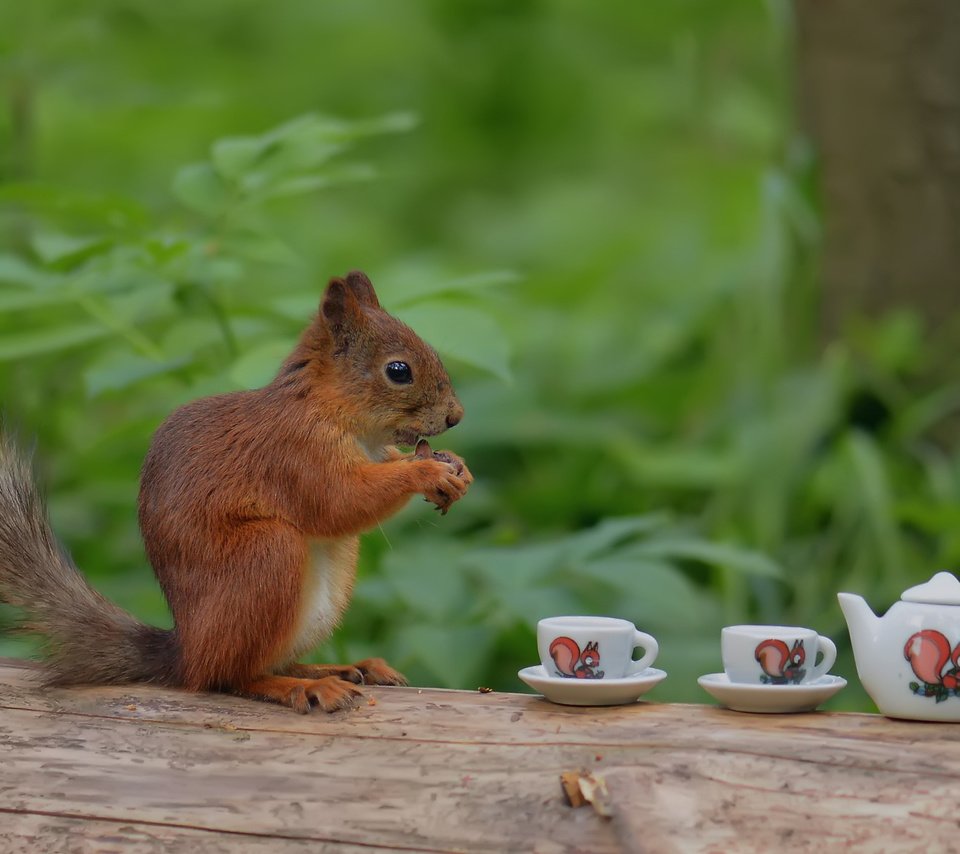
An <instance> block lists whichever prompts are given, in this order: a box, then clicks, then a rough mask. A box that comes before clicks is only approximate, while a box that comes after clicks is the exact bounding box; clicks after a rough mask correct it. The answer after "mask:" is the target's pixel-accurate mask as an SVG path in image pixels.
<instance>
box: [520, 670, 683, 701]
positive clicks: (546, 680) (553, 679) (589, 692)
mask: <svg viewBox="0 0 960 854" xmlns="http://www.w3.org/2000/svg"><path fill="white" fill-rule="evenodd" d="M517 676H519V677H520V679H521V680H522V681H523V682H526V683H527V685H529V686H530V687H531V688H533V690H534V691H539V692H540V693H541V694H543V696H544V697H546V698H547V699H548V700H550V701H551V702H553V703H560V704H561V705H564V706H619V705H621V704H623V703H634V702H636V701H637V698H638V697H640V695H641V694H646V693H647V691H649V690H650V689H651V688H652V687H653V686H654V685H656V684H657V683H658V682H662V681H663V680H664V679H666V678H667V674H666V672H665V671H663V670H657V668H656V667H648V668H647V669H646V670H642V671H641V672H640V673H635V674H633V675H632V676H624V677H623V678H621V679H565V678H563V677H560V676H548V675H547V673H546V671H545V670H544V669H543V665H541V664H537V665H534V666H533V667H524V668H523V670H521V671H520V672H519V673H518V674H517Z"/></svg>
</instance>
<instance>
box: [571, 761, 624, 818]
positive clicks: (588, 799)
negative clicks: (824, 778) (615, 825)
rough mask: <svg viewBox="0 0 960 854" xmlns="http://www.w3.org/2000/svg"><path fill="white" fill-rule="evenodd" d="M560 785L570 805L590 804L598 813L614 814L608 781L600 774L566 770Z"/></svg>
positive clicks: (604, 814) (603, 814) (607, 815)
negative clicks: (608, 790)
mask: <svg viewBox="0 0 960 854" xmlns="http://www.w3.org/2000/svg"><path fill="white" fill-rule="evenodd" d="M560 785H561V787H562V788H563V794H564V795H565V796H566V799H567V803H568V804H570V806H572V807H575V808H576V807H582V806H583V805H584V804H590V806H592V807H593V809H594V810H595V811H596V813H597V815H602V816H604V817H610V816H611V815H613V810H612V808H611V806H610V795H609V793H608V792H607V783H606V780H604V778H603V777H602V776H601V775H600V774H590V773H588V772H586V771H564V772H563V773H562V774H561V775H560Z"/></svg>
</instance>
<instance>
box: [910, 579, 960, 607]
mask: <svg viewBox="0 0 960 854" xmlns="http://www.w3.org/2000/svg"><path fill="white" fill-rule="evenodd" d="M900 598H901V599H902V600H903V601H904V602H926V603H927V604H930V605H960V581H958V580H957V577H956V576H955V575H954V574H953V573H952V572H938V573H937V574H936V575H934V576H933V578H931V579H930V580H929V581H927V582H925V583H924V584H918V585H916V587H911V588H910V589H909V590H904V591H903V594H902V595H901V596H900Z"/></svg>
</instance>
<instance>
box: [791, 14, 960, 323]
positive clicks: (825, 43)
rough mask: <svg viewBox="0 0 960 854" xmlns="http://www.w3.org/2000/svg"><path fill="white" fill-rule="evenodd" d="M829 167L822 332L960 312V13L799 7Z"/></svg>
mask: <svg viewBox="0 0 960 854" xmlns="http://www.w3.org/2000/svg"><path fill="white" fill-rule="evenodd" d="M795 10H796V19H797V28H798V36H799V39H798V41H799V45H798V51H799V70H798V81H799V95H800V104H801V114H802V120H803V122H804V123H805V125H806V128H807V130H808V131H809V132H810V133H811V134H812V137H813V140H814V143H815V145H816V147H817V150H818V153H819V158H820V164H821V181H822V183H821V193H822V197H823V202H824V215H825V218H826V221H825V227H826V230H825V234H824V246H823V255H822V259H821V278H822V281H823V289H824V290H823V321H824V327H825V332H826V334H827V335H829V336H831V337H832V336H833V335H834V334H835V333H837V332H838V331H839V330H841V329H842V328H843V327H844V325H845V324H846V322H847V321H848V320H849V319H850V318H851V317H854V316H856V315H860V314H867V315H873V316H876V315H879V314H882V313H884V312H885V311H887V310H890V309H892V308H896V307H898V306H910V307H914V308H916V309H918V310H919V311H920V312H921V313H922V315H923V316H924V317H925V318H927V319H928V320H929V321H930V322H931V324H932V325H933V326H934V327H940V328H941V329H943V330H944V331H945V324H946V323H947V322H948V321H950V320H951V315H953V313H954V312H957V310H958V309H960V2H958V0H922V2H918V0H823V2H818V0H796V3H795Z"/></svg>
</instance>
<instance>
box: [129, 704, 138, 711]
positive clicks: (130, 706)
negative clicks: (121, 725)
mask: <svg viewBox="0 0 960 854" xmlns="http://www.w3.org/2000/svg"><path fill="white" fill-rule="evenodd" d="M136 710H137V707H136V705H134V704H133V703H131V704H130V705H129V706H127V711H128V712H135V711H136Z"/></svg>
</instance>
